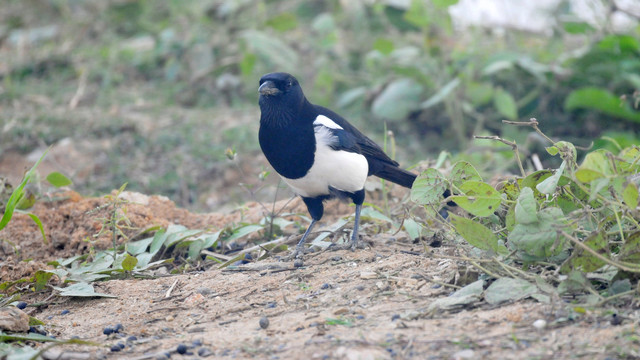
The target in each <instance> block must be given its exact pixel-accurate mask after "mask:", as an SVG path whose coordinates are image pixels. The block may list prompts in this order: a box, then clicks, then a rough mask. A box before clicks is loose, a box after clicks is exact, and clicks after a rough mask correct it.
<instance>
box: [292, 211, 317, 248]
mask: <svg viewBox="0 0 640 360" xmlns="http://www.w3.org/2000/svg"><path fill="white" fill-rule="evenodd" d="M316 222H318V220H316V219H313V220H311V224H309V227H308V228H307V231H305V232H304V235H302V239H300V241H299V242H298V245H296V249H295V250H294V251H293V254H292V255H291V257H292V258H296V257H298V256H301V255H302V254H304V242H305V241H306V240H307V237H308V236H309V234H311V229H313V226H314V225H315V224H316Z"/></svg>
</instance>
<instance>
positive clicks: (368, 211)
mask: <svg viewBox="0 0 640 360" xmlns="http://www.w3.org/2000/svg"><path fill="white" fill-rule="evenodd" d="M360 216H362V217H363V218H370V219H375V220H380V221H384V222H387V223H389V224H395V222H394V221H393V220H392V219H391V218H389V217H388V216H387V215H385V214H383V213H381V212H380V211H378V210H376V209H375V208H373V207H372V206H367V207H365V208H364V209H362V212H361V213H360Z"/></svg>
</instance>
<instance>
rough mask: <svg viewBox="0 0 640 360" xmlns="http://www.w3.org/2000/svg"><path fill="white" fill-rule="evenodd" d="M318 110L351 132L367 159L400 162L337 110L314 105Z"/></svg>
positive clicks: (396, 164)
mask: <svg viewBox="0 0 640 360" xmlns="http://www.w3.org/2000/svg"><path fill="white" fill-rule="evenodd" d="M314 106H315V108H316V110H317V112H318V113H319V114H320V115H324V116H326V117H328V118H329V119H331V120H332V121H333V122H335V123H336V124H338V125H340V126H341V127H342V128H343V129H344V131H346V132H347V133H349V134H351V136H352V137H353V138H354V139H355V142H356V143H357V144H358V146H359V147H360V153H361V154H362V155H364V156H365V157H366V158H367V159H369V158H372V159H375V160H376V161H380V162H384V163H388V164H390V165H394V166H398V162H396V161H394V160H392V159H391V158H390V157H389V156H387V154H385V153H384V151H383V150H382V148H380V146H379V145H378V144H376V143H375V142H374V141H373V140H371V139H369V138H368V137H367V136H366V135H364V134H363V133H361V132H360V130H358V129H356V128H355V127H354V126H353V125H351V124H350V123H349V122H348V121H347V120H345V119H344V118H343V117H342V116H340V115H338V114H336V113H335V112H333V111H331V110H329V109H327V108H325V107H322V106H319V105H314Z"/></svg>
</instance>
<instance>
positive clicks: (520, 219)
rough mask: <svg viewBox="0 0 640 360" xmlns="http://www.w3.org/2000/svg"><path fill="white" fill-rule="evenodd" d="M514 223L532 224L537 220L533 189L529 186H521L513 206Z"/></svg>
mask: <svg viewBox="0 0 640 360" xmlns="http://www.w3.org/2000/svg"><path fill="white" fill-rule="evenodd" d="M515 216H516V218H515V219H516V223H518V224H533V223H535V222H537V221H538V210H537V203H536V199H535V198H534V197H533V190H531V188H530V187H525V188H522V190H521V191H520V196H518V200H517V202H516V208H515Z"/></svg>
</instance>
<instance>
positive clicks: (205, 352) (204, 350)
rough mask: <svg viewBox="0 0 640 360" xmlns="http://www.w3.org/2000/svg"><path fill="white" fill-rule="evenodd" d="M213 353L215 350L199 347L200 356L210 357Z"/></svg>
mask: <svg viewBox="0 0 640 360" xmlns="http://www.w3.org/2000/svg"><path fill="white" fill-rule="evenodd" d="M211 355H213V351H211V350H209V349H208V348H200V349H198V356H200V357H208V356H211Z"/></svg>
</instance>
